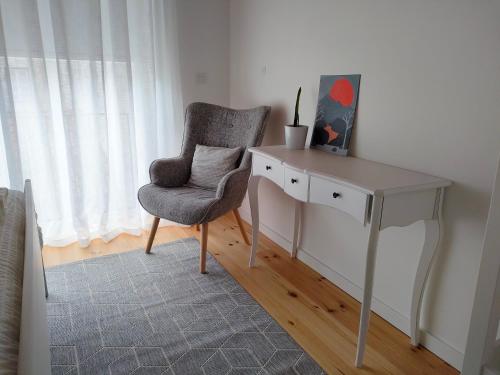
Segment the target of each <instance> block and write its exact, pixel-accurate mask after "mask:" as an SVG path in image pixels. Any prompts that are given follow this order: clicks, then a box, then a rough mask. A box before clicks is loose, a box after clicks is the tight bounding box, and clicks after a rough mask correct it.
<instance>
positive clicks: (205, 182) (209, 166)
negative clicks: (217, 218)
mask: <svg viewBox="0 0 500 375" xmlns="http://www.w3.org/2000/svg"><path fill="white" fill-rule="evenodd" d="M240 153H241V149H240V148H239V147H236V148H226V147H209V146H203V145H196V148H195V150H194V156H193V163H192V165H191V176H190V177H189V181H188V183H187V185H188V186H192V187H201V188H204V189H211V190H215V189H217V185H218V184H219V181H220V180H221V179H222V177H224V176H225V175H226V174H228V173H229V172H230V171H232V170H233V169H235V167H236V161H237V160H238V158H239V157H240Z"/></svg>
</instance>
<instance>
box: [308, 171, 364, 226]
mask: <svg viewBox="0 0 500 375" xmlns="http://www.w3.org/2000/svg"><path fill="white" fill-rule="evenodd" d="M309 201H310V202H311V203H318V204H323V205H327V206H331V207H334V208H337V209H339V210H341V211H344V212H345V213H348V214H349V215H351V216H353V217H354V218H355V219H356V220H358V221H360V222H361V223H363V224H365V223H366V214H367V209H368V195H367V194H365V193H362V192H360V191H358V190H354V189H351V188H349V187H347V186H344V185H340V184H337V183H335V182H332V181H329V180H326V179H323V178H319V177H315V176H311V183H310V193H309Z"/></svg>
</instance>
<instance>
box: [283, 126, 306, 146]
mask: <svg viewBox="0 0 500 375" xmlns="http://www.w3.org/2000/svg"><path fill="white" fill-rule="evenodd" d="M308 130H309V127H308V126H305V125H297V126H292V125H285V143H286V148H289V149H291V150H303V149H304V146H305V144H306V138H307V131H308Z"/></svg>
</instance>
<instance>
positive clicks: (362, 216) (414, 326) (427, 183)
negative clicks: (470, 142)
mask: <svg viewBox="0 0 500 375" xmlns="http://www.w3.org/2000/svg"><path fill="white" fill-rule="evenodd" d="M250 152H252V154H253V163H252V175H251V176H250V181H249V185H248V195H249V199H250V210H251V215H252V252H251V257H250V267H253V266H254V265H255V255H256V251H257V244H258V236H259V205H258V184H259V180H260V179H261V177H265V178H267V179H269V180H271V181H273V182H274V183H275V184H276V185H278V186H279V187H281V188H282V189H283V190H284V191H285V193H287V194H288V195H290V196H291V197H293V198H295V201H296V204H295V215H294V235H293V241H292V257H295V256H296V254H297V245H298V233H299V224H300V217H301V214H300V210H301V202H310V203H317V204H322V205H326V206H330V207H333V208H336V209H339V210H341V211H344V212H346V213H348V214H350V215H351V216H353V217H354V218H355V219H356V220H357V221H359V222H360V223H361V224H362V225H369V227H370V230H369V239H368V245H367V249H366V264H365V280H364V288H363V300H362V305H361V316H360V323H359V334H358V347H357V352H356V362H355V364H356V366H357V367H361V366H362V363H363V355H364V350H365V341H366V332H367V330H368V320H369V316H370V305H371V300H372V289H373V274H374V268H375V256H376V250H377V242H378V235H379V232H380V231H381V230H383V229H384V228H387V227H391V226H398V227H402V226H407V225H410V224H412V223H414V222H416V221H418V220H424V222H425V241H424V246H423V249H422V254H421V256H420V260H419V264H418V267H417V272H416V275H415V280H414V283H413V292H412V299H411V317H410V326H411V343H412V344H413V345H418V343H419V316H420V305H421V301H422V293H423V290H424V285H425V281H426V279H427V275H428V273H429V269H430V266H431V262H432V258H433V256H434V253H435V251H436V248H437V245H438V241H439V227H440V219H441V206H442V201H443V194H444V188H445V187H446V186H449V185H450V184H451V182H450V181H448V180H445V179H442V178H439V177H434V176H430V175H427V174H423V173H418V172H413V171H409V170H406V169H401V168H397V167H392V166H389V165H385V164H381V163H376V162H373V161H369V160H363V159H358V158H353V157H342V156H336V155H333V154H328V153H326V152H323V151H318V150H313V149H306V150H288V149H287V148H285V147H284V146H263V147H253V148H250Z"/></svg>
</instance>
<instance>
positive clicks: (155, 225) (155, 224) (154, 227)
mask: <svg viewBox="0 0 500 375" xmlns="http://www.w3.org/2000/svg"><path fill="white" fill-rule="evenodd" d="M159 223H160V218H159V217H155V218H154V220H153V225H152V226H151V233H149V240H148V245H147V246H146V254H149V253H150V251H151V247H152V246H153V240H154V239H155V234H156V230H157V229H158V224H159Z"/></svg>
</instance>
